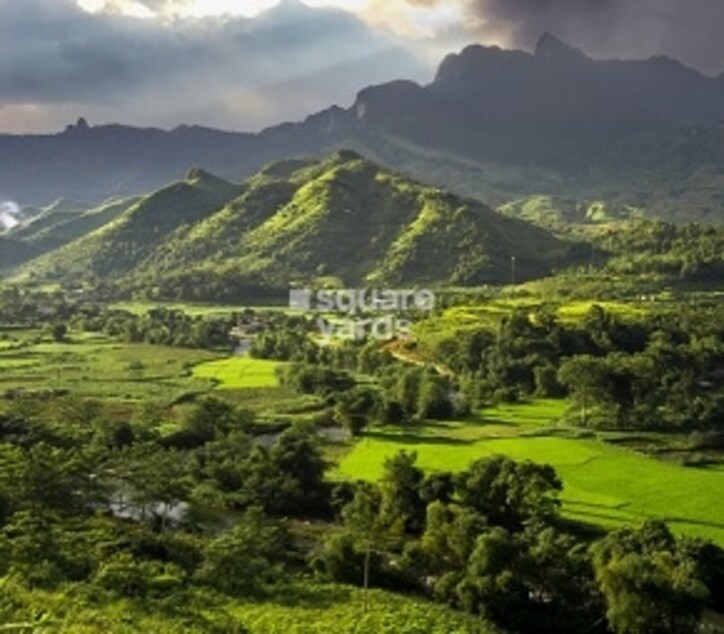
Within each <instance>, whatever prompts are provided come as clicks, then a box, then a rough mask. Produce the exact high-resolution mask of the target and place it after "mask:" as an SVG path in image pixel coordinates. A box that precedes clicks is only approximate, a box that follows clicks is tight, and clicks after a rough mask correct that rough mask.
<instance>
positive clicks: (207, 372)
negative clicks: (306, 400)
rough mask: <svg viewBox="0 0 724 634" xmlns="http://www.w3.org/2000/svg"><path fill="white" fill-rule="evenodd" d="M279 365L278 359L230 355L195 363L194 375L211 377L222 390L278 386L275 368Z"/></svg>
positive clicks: (205, 377) (202, 377)
mask: <svg viewBox="0 0 724 634" xmlns="http://www.w3.org/2000/svg"><path fill="white" fill-rule="evenodd" d="M279 365H280V363H279V362H278V361H267V360H265V359H252V358H250V357H232V358H230V359H220V360H218V361H210V362H208V363H202V364H200V365H197V366H196V367H195V368H194V376H195V377H196V378H199V379H211V380H212V381H215V382H217V383H218V387H219V389H224V390H235V389H244V388H268V387H278V386H279V380H278V378H277V375H276V370H277V368H278V367H279Z"/></svg>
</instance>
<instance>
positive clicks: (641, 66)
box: [0, 35, 724, 222]
mask: <svg viewBox="0 0 724 634" xmlns="http://www.w3.org/2000/svg"><path fill="white" fill-rule="evenodd" d="M342 147H352V148H354V149H356V150H358V151H362V152H365V153H366V155H368V156H369V157H370V158H372V159H374V160H375V161H377V162H382V163H384V164H386V165H388V166H393V167H395V168H400V169H403V170H404V171H406V172H407V173H409V175H411V176H412V177H413V178H416V179H418V180H423V181H425V182H428V183H430V184H434V185H436V186H441V187H445V188H447V189H451V190H452V191H454V192H455V193H458V194H460V195H464V196H471V195H472V196H475V197H477V198H479V199H481V200H485V201H486V202H489V203H490V204H493V205H499V204H504V203H506V202H509V200H510V199H511V198H513V197H520V196H521V195H553V196H570V195H574V196H576V197H577V198H584V199H585V198H590V199H599V198H601V197H602V196H604V195H605V196H609V194H608V193H607V192H606V190H607V189H608V190H610V191H611V192H614V193H611V194H610V197H614V198H616V197H617V199H616V200H611V201H609V202H611V203H612V204H617V205H625V204H628V205H634V206H637V207H647V208H649V210H650V211H651V213H652V214H653V215H655V216H661V217H663V218H666V219H675V218H676V216H677V215H679V216H683V217H684V219H687V220H689V219H690V220H701V219H706V221H714V222H724V199H721V198H719V197H717V196H715V195H714V190H715V189H716V188H717V187H718V183H719V180H718V177H717V174H719V173H720V172H721V171H722V169H724V73H723V74H722V75H719V76H717V77H710V76H706V75H703V74H702V73H699V72H697V71H694V70H691V69H688V68H686V67H685V66H683V65H682V64H680V63H679V62H676V61H675V60H671V59H669V58H664V57H654V58H650V59H648V60H603V61H601V60H594V59H591V58H589V57H587V56H586V55H585V54H584V53H583V52H582V51H580V50H578V49H575V48H573V47H570V46H568V45H567V44H565V43H563V42H561V41H560V40H558V39H557V38H555V37H554V36H551V35H544V36H543V37H542V38H541V40H540V42H539V44H538V46H537V48H536V51H535V52H533V53H528V52H523V51H508V50H503V49H500V48H497V47H486V46H481V45H472V46H469V47H466V48H465V49H463V50H462V51H461V52H459V53H455V54H451V55H448V56H447V57H446V58H445V59H444V60H443V61H442V63H441V64H440V66H439V69H438V72H437V74H436V76H435V79H434V80H433V81H432V82H431V83H430V84H428V85H420V84H416V83H414V82H411V81H407V80H398V81H394V82H389V83H387V84H382V85H377V86H369V87H366V88H363V89H361V90H360V91H359V93H358V95H357V98H356V99H355V102H354V103H353V104H352V105H351V106H350V107H348V108H342V107H339V106H332V107H330V108H328V109H326V110H322V111H320V112H317V113H314V114H312V115H310V116H309V117H307V118H306V119H304V120H303V121H300V122H294V123H282V124H280V125H277V126H273V127H270V128H267V129H265V130H263V131H261V132H259V133H257V134H248V133H242V132H224V131H218V130H212V129H209V128H202V127H198V126H179V127H177V128H175V129H174V130H171V131H163V130H160V129H157V128H146V129H142V128H130V127H127V126H121V125H119V124H112V125H104V126H89V125H88V124H87V122H85V121H84V120H83V121H82V122H81V121H79V122H78V124H76V125H73V126H69V128H68V129H66V131H65V132H62V133H60V134H57V135H41V136H30V137H10V136H8V135H2V136H0V191H3V192H6V195H11V196H14V197H15V198H16V199H21V202H23V203H26V204H31V203H32V204H38V203H41V202H49V201H50V200H54V199H56V198H59V197H61V196H66V197H75V198H81V199H90V200H91V201H93V202H100V200H103V199H106V198H108V197H109V196H112V195H115V196H126V195H136V194H140V193H145V192H146V191H149V190H152V189H156V188H158V187H161V186H162V185H163V184H164V183H167V182H169V181H171V180H174V179H178V178H180V177H181V176H182V175H183V174H184V173H185V172H186V171H187V170H189V169H191V168H192V167H194V166H198V165H201V166H203V167H204V168H205V169H207V170H209V171H210V172H212V173H214V174H218V175H219V176H221V177H223V178H225V179H227V180H232V181H233V180H241V179H243V178H247V177H250V176H252V175H253V174H255V173H256V172H257V171H258V170H259V169H261V168H262V167H263V166H264V165H266V164H268V163H270V162H272V161H276V160H280V159H286V158H298V157H305V156H306V157H312V158H319V157H321V156H323V155H325V154H326V153H328V152H330V151H333V150H335V149H339V148H342ZM441 155H442V156H444V157H445V165H444V166H435V165H430V163H431V161H430V157H431V156H441ZM465 162H472V163H473V164H474V165H475V166H476V169H475V170H474V171H475V172H476V173H475V174H474V175H473V174H468V172H467V171H466V170H465V169H461V167H460V163H465ZM531 169H534V170H537V171H538V172H539V174H540V176H541V178H536V179H530V178H529V174H528V175H523V176H520V175H515V174H513V172H515V171H519V172H526V171H527V172H530V170H531ZM500 170H508V171H509V172H510V173H509V174H508V176H507V177H506V178H505V179H502V181H501V179H500V178H498V177H497V174H496V173H497V172H499V171H500ZM701 170H705V171H708V172H710V173H711V179H710V180H709V182H707V183H706V184H703V183H700V182H699V181H700V178H699V175H698V174H699V172H700V171H701ZM673 182H679V183H684V187H685V188H686V189H687V190H690V192H691V195H689V194H687V195H686V196H684V197H681V196H673V195H672V193H673V192H672V190H671V186H670V183H673ZM479 183H483V186H480V185H479ZM642 184H646V185H648V186H647V187H643V186H642ZM509 194H510V197H507V196H508V195H509ZM673 198H677V200H676V205H673V204H671V203H664V204H663V205H662V203H661V201H662V200H667V199H668V200H670V199H673ZM659 206H661V208H659Z"/></svg>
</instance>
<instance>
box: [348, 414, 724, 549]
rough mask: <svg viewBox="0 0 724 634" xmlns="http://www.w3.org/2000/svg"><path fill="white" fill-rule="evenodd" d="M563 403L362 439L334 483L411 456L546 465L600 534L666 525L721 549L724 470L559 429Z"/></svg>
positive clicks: (446, 466) (430, 464)
mask: <svg viewBox="0 0 724 634" xmlns="http://www.w3.org/2000/svg"><path fill="white" fill-rule="evenodd" d="M565 408H566V404H565V402H563V401H554V400H541V401H535V402H532V403H526V404H521V405H506V406H500V407H496V408H491V409H487V410H484V411H483V412H482V413H480V414H479V415H477V416H475V417H471V418H470V419H469V420H466V421H460V422H435V423H428V424H425V425H422V426H419V427H407V428H399V427H386V428H380V429H377V430H372V431H370V432H368V433H366V434H365V435H364V436H363V438H362V439H361V440H360V441H359V442H358V443H357V444H356V445H355V447H354V448H353V449H352V450H351V451H350V452H349V453H348V454H346V455H345V456H344V457H343V458H342V460H341V462H340V464H339V467H338V471H337V474H338V476H339V477H342V478H347V479H365V480H375V479H377V478H378V477H379V476H380V475H381V473H382V468H383V464H384V461H385V459H386V458H389V457H391V456H393V455H394V454H396V453H397V452H398V451H400V450H402V449H404V450H407V451H416V452H417V454H418V464H419V465H420V466H421V467H423V468H424V469H426V470H430V471H433V470H450V471H461V470H463V469H465V468H466V467H467V466H468V465H469V464H470V463H471V462H473V461H474V460H476V459H478V458H484V457H488V456H492V455H496V454H501V455H506V456H509V457H511V458H514V459H516V460H531V461H533V462H537V463H548V464H551V465H552V466H553V467H555V469H556V471H557V472H558V474H559V476H560V477H561V479H562V480H563V483H564V490H563V493H562V496H561V499H562V502H563V513H564V516H566V517H568V518H571V519H575V520H579V521H582V522H585V523H588V524H592V525H596V526H600V527H603V528H613V527H616V526H621V525H625V524H640V523H641V522H642V521H644V520H645V519H647V518H652V517H657V518H662V519H665V520H666V521H667V522H669V524H670V525H671V527H672V528H673V529H674V530H676V531H679V532H681V533H685V534H688V535H692V536H699V537H706V538H709V539H712V540H715V541H717V542H718V543H720V544H724V506H722V504H721V491H722V488H723V487H724V469H723V468H721V467H710V468H695V467H684V466H680V465H678V464H673V463H669V462H664V461H661V460H658V459H656V458H652V457H648V456H645V455H643V454H640V453H636V452H634V451H632V450H630V449H625V448H622V447H619V446H615V445H612V444H609V443H606V442H604V441H603V440H601V439H599V438H598V437H596V436H595V435H594V434H590V435H588V434H586V433H581V432H577V433H575V432H571V431H570V430H566V429H565V428H563V427H559V426H557V425H556V421H557V420H558V419H559V418H560V417H561V415H562V414H563V412H564V410H565Z"/></svg>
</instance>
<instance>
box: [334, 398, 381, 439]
mask: <svg viewBox="0 0 724 634" xmlns="http://www.w3.org/2000/svg"><path fill="white" fill-rule="evenodd" d="M380 407H381V404H380V398H379V395H378V393H377V392H376V391H375V390H372V389H370V388H366V387H356V388H353V389H351V390H349V391H347V392H343V393H342V394H340V396H339V398H338V399H337V405H336V407H335V411H334V415H335V419H336V420H337V422H338V423H340V424H341V425H343V426H344V427H345V428H346V429H348V430H349V432H350V433H351V434H352V435H353V436H357V435H359V434H360V433H361V432H362V431H363V430H364V428H365V427H367V426H368V425H369V423H370V422H371V421H372V420H374V419H375V418H377V417H378V416H379V414H380Z"/></svg>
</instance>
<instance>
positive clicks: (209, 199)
mask: <svg viewBox="0 0 724 634" xmlns="http://www.w3.org/2000/svg"><path fill="white" fill-rule="evenodd" d="M238 193H239V187H237V186H236V185H232V184H231V183H228V182H226V181H224V180H223V179H220V178H218V177H216V176H213V175H212V174H210V173H208V172H206V171H204V170H200V169H193V170H191V171H189V173H188V174H187V175H186V178H185V180H183V181H180V182H177V183H174V184H172V185H169V186H168V187H164V188H163V189H161V190H159V191H157V192H154V193H152V194H150V195H148V196H145V197H143V198H142V199H140V200H138V201H137V202H136V203H135V204H132V205H131V206H130V207H129V208H128V209H125V210H124V209H123V207H122V205H123V203H121V207H118V206H115V207H114V206H111V210H112V211H113V214H112V215H115V214H116V212H119V211H120V212H122V213H120V214H119V215H117V217H116V218H115V219H114V220H112V221H111V222H109V223H107V224H104V225H103V226H101V228H99V229H96V230H95V231H91V232H90V233H88V234H86V235H84V236H83V237H81V238H79V239H78V240H75V241H73V242H70V243H69V244H66V245H64V246H62V247H61V248H59V249H56V250H54V251H51V252H50V253H47V254H45V255H43V256H42V257H40V258H38V259H37V260H35V261H34V262H32V263H31V264H30V265H28V266H31V267H32V269H31V270H32V271H33V275H34V276H36V277H40V278H47V279H62V280H64V281H74V280H75V281H77V280H79V279H80V278H83V277H86V278H87V277H88V276H94V277H97V278H106V277H108V276H113V277H117V276H120V275H123V274H125V273H127V272H129V271H130V270H132V269H133V268H134V267H136V266H138V265H139V264H140V263H141V262H142V261H143V259H144V258H145V257H147V256H149V255H150V254H151V253H152V252H153V250H154V249H155V248H156V247H158V246H159V245H160V244H161V243H162V242H163V241H164V240H165V239H167V238H168V237H169V236H170V235H171V234H172V233H173V232H174V231H178V230H181V229H182V228H183V227H184V226H189V225H191V224H193V223H194V222H196V221H198V220H200V219H202V218H204V217H206V216H208V215H209V214H211V213H212V212H213V211H216V210H217V209H219V208H221V207H222V206H223V205H224V204H225V203H226V202H227V201H229V200H231V199H232V198H234V197H235V196H236V195H237V194H238ZM105 211H107V210H105ZM96 214H100V215H101V216H103V215H104V209H103V208H101V209H100V210H95V212H92V215H94V216H95V215H96ZM94 220H95V218H94Z"/></svg>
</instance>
